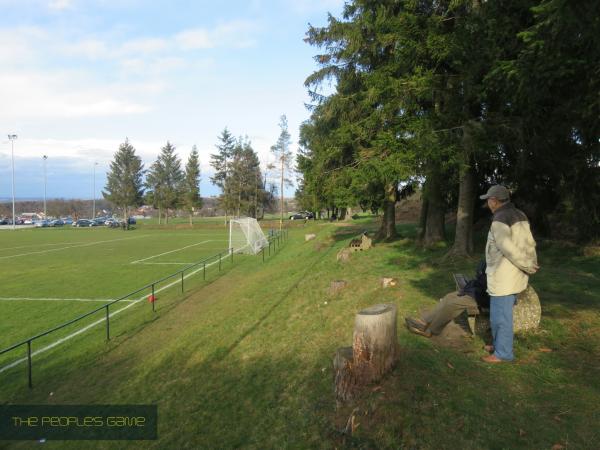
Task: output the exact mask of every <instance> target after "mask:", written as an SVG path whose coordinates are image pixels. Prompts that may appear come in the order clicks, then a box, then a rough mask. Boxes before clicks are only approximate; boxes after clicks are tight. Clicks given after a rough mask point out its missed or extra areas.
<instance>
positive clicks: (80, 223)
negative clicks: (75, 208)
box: [73, 219, 94, 228]
mask: <svg viewBox="0 0 600 450" xmlns="http://www.w3.org/2000/svg"><path fill="white" fill-rule="evenodd" d="M73 226H74V227H77V228H80V227H93V226H94V222H92V221H91V220H89V219H79V220H77V221H75V222H73Z"/></svg>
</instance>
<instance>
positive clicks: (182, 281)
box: [181, 270, 183, 294]
mask: <svg viewBox="0 0 600 450" xmlns="http://www.w3.org/2000/svg"><path fill="white" fill-rule="evenodd" d="M181 293H182V294H183V270H182V271H181Z"/></svg>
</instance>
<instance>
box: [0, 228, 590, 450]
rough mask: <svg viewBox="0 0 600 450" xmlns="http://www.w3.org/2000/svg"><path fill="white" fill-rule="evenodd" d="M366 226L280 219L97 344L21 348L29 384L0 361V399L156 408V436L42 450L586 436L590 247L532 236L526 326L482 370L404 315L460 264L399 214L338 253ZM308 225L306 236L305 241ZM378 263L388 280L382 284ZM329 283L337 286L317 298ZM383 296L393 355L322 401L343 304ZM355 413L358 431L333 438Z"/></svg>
mask: <svg viewBox="0 0 600 450" xmlns="http://www.w3.org/2000/svg"><path fill="white" fill-rule="evenodd" d="M346 225H348V224H346ZM374 226H375V224H374V223H373V222H372V221H370V220H360V221H358V222H355V223H353V224H352V223H351V226H343V227H338V226H335V225H332V224H311V225H309V226H308V227H306V228H304V229H301V228H298V229H292V230H290V239H289V241H287V242H286V244H285V245H284V246H283V248H282V249H281V251H280V252H278V253H277V254H276V255H274V256H272V257H271V258H268V259H267V260H266V261H265V263H264V264H263V263H262V262H261V263H260V264H259V263H258V262H257V261H256V259H254V260H252V259H245V260H240V262H239V263H235V264H233V265H231V266H229V267H228V269H227V271H226V272H223V273H222V274H221V276H219V277H218V278H213V279H212V280H211V282H210V284H199V285H198V286H197V288H195V289H194V290H192V291H189V292H186V293H185V294H184V295H183V296H182V297H180V299H179V301H177V302H174V303H172V304H171V305H170V306H169V307H167V308H163V309H161V310H159V311H158V312H157V313H156V314H155V315H151V314H149V313H147V308H143V310H144V311H146V312H145V313H144V314H145V315H140V316H139V317H138V321H137V322H127V323H125V322H126V320H125V318H123V319H121V320H123V322H124V323H123V325H127V327H122V328H121V329H120V330H119V331H117V332H116V334H115V337H114V338H113V339H111V341H109V342H105V341H103V339H102V330H99V331H97V332H90V333H89V334H88V335H87V336H86V337H85V338H83V337H81V338H79V339H78V340H77V341H76V342H73V343H71V344H70V345H69V346H68V347H64V348H63V350H62V351H60V352H58V351H57V352H49V353H48V354H46V355H44V356H42V357H40V358H38V359H36V361H35V364H34V388H33V389H32V390H29V389H28V388H27V386H26V377H25V370H24V368H23V367H20V368H15V369H12V370H11V371H10V372H6V373H3V374H0V377H2V378H1V379H2V382H1V383H0V396H1V397H0V398H1V399H2V401H3V402H7V403H32V404H34V403H49V404H87V403H98V404H111V403H115V404H127V403H131V404H145V403H149V404H157V405H158V411H159V440H158V441H154V442H151V441H148V442H82V441H79V442H46V443H45V444H44V445H45V447H46V448H52V449H54V448H56V449H58V448H60V449H63V448H73V449H81V448H106V449H109V448H110V449H114V448H140V449H141V448H144V449H146V448H156V449H162V448H193V449H213V448H256V449H265V448H323V449H329V448H368V449H370V448H390V449H392V448H393V449H397V448H414V449H456V448H460V449H504V448H511V449H513V448H523V449H532V448H535V449H551V448H553V446H554V448H569V449H570V448H572V449H597V448H600V428H599V427H598V424H599V423H600V412H599V409H598V404H600V334H599V330H600V312H599V311H600V278H599V276H598V274H599V273H600V258H598V257H597V256H585V255H584V254H583V252H582V249H581V248H579V247H576V246H571V245H566V244H561V243H554V242H541V243H540V247H539V256H540V262H541V266H542V270H541V271H540V272H539V273H538V274H536V276H535V277H534V278H533V279H532V284H533V285H534V286H535V288H536V290H537V292H538V293H539V295H540V298H541V301H542V308H543V317H542V322H541V326H540V329H539V330H538V331H537V332H535V333H531V334H528V335H524V336H518V337H517V339H516V342H515V353H516V358H517V360H516V362H515V363H513V364H506V365H501V366H488V365H485V364H484V363H482V362H481V361H480V357H481V356H482V355H483V354H484V353H483V351H482V350H481V346H482V344H483V342H482V341H481V340H480V339H479V338H474V339H466V340H465V341H464V342H463V344H462V345H461V346H459V347H446V346H444V345H441V344H440V343H438V342H436V341H431V340H427V339H425V338H422V337H419V336H415V335H412V334H410V333H408V331H407V330H405V329H404V327H403V325H402V319H403V317H404V316H406V315H414V314H415V313H416V312H417V311H418V310H420V309H422V308H424V307H431V306H432V305H434V304H435V302H436V300H437V299H438V298H440V297H441V296H442V295H443V294H445V293H446V292H449V291H450V290H452V289H453V286H454V283H453V281H452V278H451V273H452V272H454V271H461V272H466V273H470V272H472V271H473V267H474V265H475V264H476V261H458V262H451V261H444V260H442V259H441V258H440V257H441V256H442V255H443V254H444V252H445V250H446V249H445V248H443V247H440V248H436V249H431V250H423V249H421V248H420V247H418V246H417V245H416V244H415V242H414V236H415V229H414V227H413V226H411V225H402V226H399V227H398V230H399V231H400V233H401V234H402V236H403V237H402V238H401V239H399V240H397V241H395V242H392V243H385V244H384V243H377V245H376V246H375V247H374V248H373V249H371V250H369V251H368V252H362V253H357V254H355V255H353V257H352V258H351V260H350V261H349V262H348V263H346V264H339V263H336V258H335V255H336V253H337V251H338V250H339V249H341V248H342V247H344V246H346V245H347V244H348V242H349V240H350V239H351V238H352V237H354V236H356V235H357V234H358V233H360V231H362V230H363V229H365V228H371V229H372V228H373V227H374ZM306 232H315V233H317V235H318V237H317V240H316V241H310V242H304V239H303V237H304V233H306ZM125 242H127V241H125ZM482 246H483V239H480V240H479V241H478V250H479V251H482ZM381 276H395V277H398V279H399V280H400V283H399V285H398V286H397V287H395V288H392V289H383V288H381V286H380V283H379V278H380V277H381ZM338 279H344V280H346V281H347V282H348V288H347V289H345V290H343V291H342V292H340V293H339V294H338V295H336V296H330V295H329V294H328V293H327V291H328V287H329V283H330V281H331V280H338ZM382 302H393V303H395V304H396V305H397V306H398V339H399V343H400V346H401V349H402V351H401V357H400V360H399V363H398V365H397V367H396V368H395V369H394V371H393V372H392V373H391V374H390V375H389V376H388V377H387V378H386V379H385V380H384V381H383V382H382V383H380V384H379V385H376V386H370V387H368V388H367V389H366V390H365V391H364V393H363V395H362V396H361V397H359V398H358V399H357V400H356V401H355V402H354V403H352V404H348V405H345V406H343V407H341V408H337V409H336V407H335V399H334V397H333V372H332V365H331V361H332V356H333V354H334V352H335V350H336V348H338V347H341V346H347V345H349V344H350V342H351V339H352V328H353V320H354V315H355V314H356V312H357V311H359V310H360V309H362V308H364V307H366V306H368V305H372V304H374V303H382ZM141 310H142V309H141ZM141 310H140V311H141ZM128 317H129V319H131V320H132V318H133V316H132V315H128ZM129 319H127V320H129ZM542 349H543V351H541V350H542ZM353 412H354V413H355V415H356V423H357V424H358V427H356V429H355V431H354V433H353V434H352V435H347V434H344V433H342V432H341V430H343V429H344V428H345V426H346V423H347V421H348V418H349V417H350V415H351V414H352V413H353ZM30 445H31V443H11V444H10V446H11V447H15V448H29V447H30ZM556 445H559V446H560V447H556Z"/></svg>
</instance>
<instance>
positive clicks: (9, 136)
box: [8, 134, 17, 230]
mask: <svg viewBox="0 0 600 450" xmlns="http://www.w3.org/2000/svg"><path fill="white" fill-rule="evenodd" d="M8 139H9V140H10V147H11V153H10V156H11V164H12V228H13V230H14V229H15V139H17V135H16V134H9V135H8Z"/></svg>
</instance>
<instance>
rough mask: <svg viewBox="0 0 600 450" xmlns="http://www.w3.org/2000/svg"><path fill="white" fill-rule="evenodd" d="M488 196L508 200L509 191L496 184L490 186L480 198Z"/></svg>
mask: <svg viewBox="0 0 600 450" xmlns="http://www.w3.org/2000/svg"><path fill="white" fill-rule="evenodd" d="M490 197H494V198H497V199H498V200H508V199H509V198H510V192H508V189H506V188H505V187H504V186H502V185H501V184H496V185H494V186H492V187H490V188H489V189H488V191H487V193H486V194H485V195H482V196H480V197H479V198H480V199H481V200H487V199H488V198H490Z"/></svg>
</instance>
